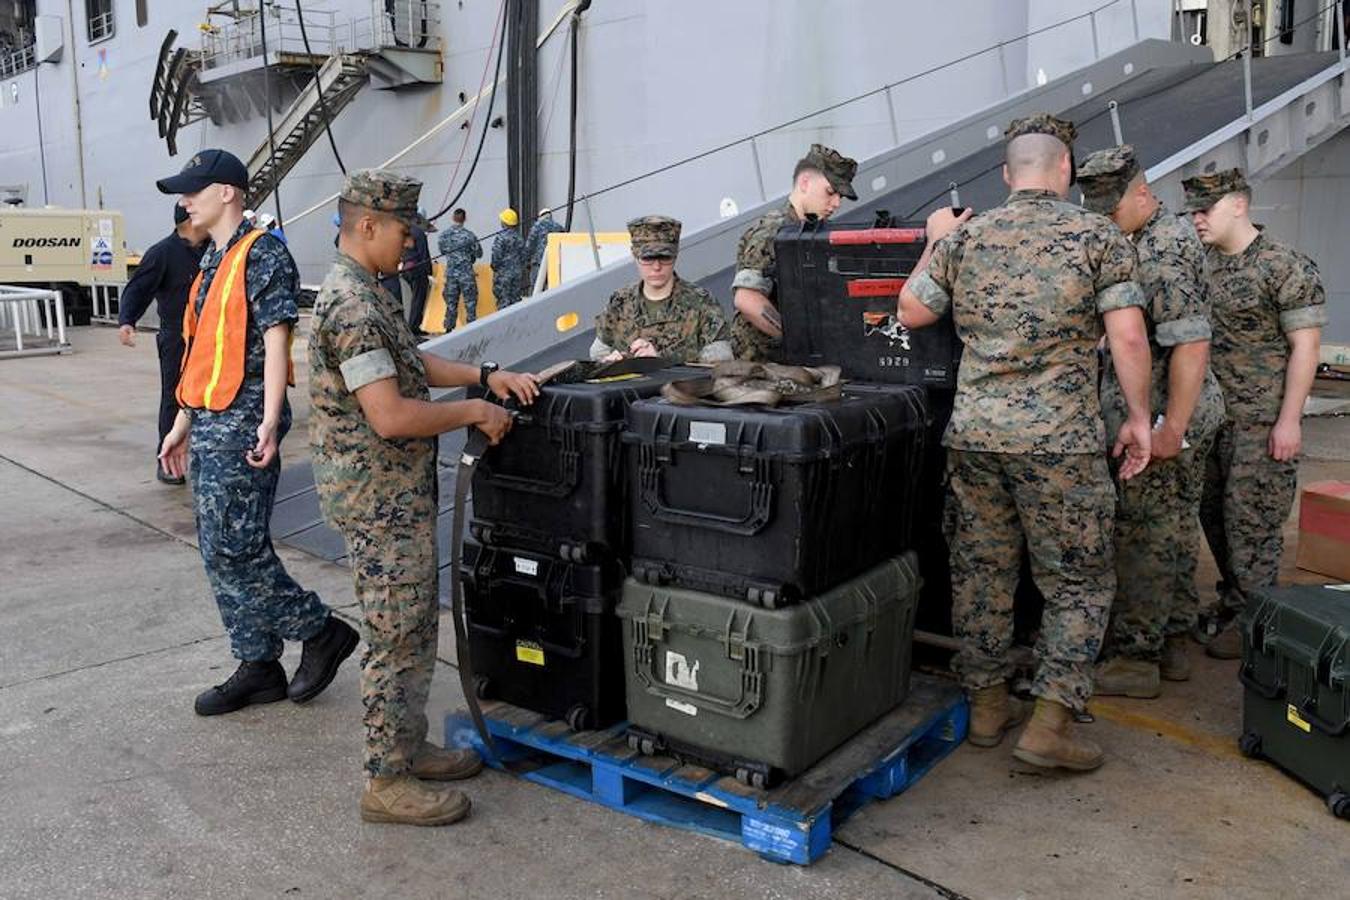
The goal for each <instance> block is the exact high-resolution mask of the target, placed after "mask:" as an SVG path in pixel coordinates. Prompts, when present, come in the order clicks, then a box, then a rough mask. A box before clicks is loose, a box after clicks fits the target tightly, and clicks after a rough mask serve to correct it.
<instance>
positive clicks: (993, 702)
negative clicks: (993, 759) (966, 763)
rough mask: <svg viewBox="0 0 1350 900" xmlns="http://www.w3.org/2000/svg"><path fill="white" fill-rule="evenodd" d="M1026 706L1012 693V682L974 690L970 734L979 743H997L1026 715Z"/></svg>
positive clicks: (978, 745)
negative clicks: (1010, 691)
mask: <svg viewBox="0 0 1350 900" xmlns="http://www.w3.org/2000/svg"><path fill="white" fill-rule="evenodd" d="M1026 714H1027V711H1026V707H1024V706H1023V705H1022V701H1021V700H1018V699H1017V698H1016V697H1010V696H1009V695H1008V685H1007V683H1006V682H1004V683H1003V684H996V685H993V686H992V687H987V688H980V689H979V690H976V691H972V692H971V694H970V733H969V734H968V735H967V736H966V737H967V740H969V741H970V742H971V743H972V744H974V745H975V746H976V747H997V746H998V745H999V743H1000V742H1001V741H1002V740H1003V735H1004V734H1006V733H1007V732H1008V731H1009V730H1011V729H1013V728H1016V727H1017V726H1018V725H1020V724H1021V723H1022V720H1023V719H1024V718H1026Z"/></svg>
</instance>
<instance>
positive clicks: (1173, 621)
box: [1164, 431, 1217, 637]
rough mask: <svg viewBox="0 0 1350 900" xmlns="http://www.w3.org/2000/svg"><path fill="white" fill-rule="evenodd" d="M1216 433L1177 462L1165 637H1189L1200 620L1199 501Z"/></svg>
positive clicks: (1197, 440)
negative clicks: (1172, 574)
mask: <svg viewBox="0 0 1350 900" xmlns="http://www.w3.org/2000/svg"><path fill="white" fill-rule="evenodd" d="M1216 436H1217V435H1216V434H1215V432H1212V431H1211V432H1209V433H1207V434H1203V435H1200V436H1197V437H1192V438H1191V449H1190V450H1187V451H1186V452H1185V453H1183V454H1182V455H1181V456H1180V457H1178V461H1179V462H1180V463H1181V464H1182V465H1181V472H1180V475H1179V477H1178V479H1177V501H1178V503H1177V505H1178V509H1179V512H1180V518H1179V520H1178V522H1177V552H1178V556H1177V571H1176V575H1177V579H1176V586H1175V587H1174V588H1173V593H1172V610H1171V612H1170V613H1169V614H1168V617H1167V624H1166V626H1164V632H1165V634H1166V636H1167V637H1174V636H1176V635H1184V634H1189V633H1190V631H1191V629H1192V628H1194V627H1195V624H1196V622H1197V621H1198V620H1199V617H1200V591H1199V589H1198V588H1197V587H1196V584H1195V567H1196V560H1197V559H1198V558H1199V555H1200V499H1201V497H1202V496H1203V495H1204V489H1205V465H1206V461H1207V460H1208V459H1209V454H1210V451H1211V450H1212V449H1213V447H1214V440H1215V438H1216Z"/></svg>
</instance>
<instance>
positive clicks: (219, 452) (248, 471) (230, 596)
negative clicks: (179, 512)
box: [188, 443, 329, 662]
mask: <svg viewBox="0 0 1350 900" xmlns="http://www.w3.org/2000/svg"><path fill="white" fill-rule="evenodd" d="M188 468H189V473H190V475H191V477H192V501H193V511H194V513H195V514H196V518H197V546H198V549H199V550H200V551H201V555H202V562H203V563H204V564H205V566H206V577H207V580H209V581H210V582H211V590H212V591H213V592H214V593H215V597H216V606H217V607H218V608H219V609H220V618H221V621H222V622H223V623H224V625H225V630H226V631H227V632H229V635H230V650H231V652H232V653H233V654H234V655H235V657H236V658H238V659H241V660H248V661H250V662H261V661H266V660H273V659H279V658H280V657H281V651H282V648H283V643H282V642H283V641H304V640H307V639H309V638H311V637H314V636H315V635H316V634H318V633H319V632H320V631H321V630H322V629H323V626H324V623H325V622H327V621H328V612H329V610H328V607H327V606H325V605H324V604H323V601H321V600H320V599H319V595H318V594H316V593H314V592H313V591H307V590H305V589H304V588H302V587H301V586H300V585H299V584H297V583H296V582H295V579H293V578H291V576H290V574H288V573H287V571H286V567H285V566H283V565H282V564H281V560H280V559H278V558H277V554H276V550H275V549H273V547H272V533H271V526H270V523H271V519H272V504H273V502H274V500H275V499H276V492H277V476H278V475H279V474H280V472H281V458H280V456H279V455H278V457H277V458H276V459H275V460H273V462H272V465H270V466H268V467H267V468H266V469H255V468H253V467H252V466H250V465H248V463H247V462H245V459H244V451H243V450H241V449H239V448H237V447H220V448H212V447H205V446H202V445H200V444H198V443H194V445H193V447H192V452H191V453H190V454H189V456H188Z"/></svg>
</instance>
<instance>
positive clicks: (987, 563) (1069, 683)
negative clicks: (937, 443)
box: [947, 450, 1116, 710]
mask: <svg viewBox="0 0 1350 900" xmlns="http://www.w3.org/2000/svg"><path fill="white" fill-rule="evenodd" d="M947 472H948V476H949V480H950V488H949V491H950V493H949V496H948V499H947V503H948V516H949V518H948V522H949V530H950V531H951V536H950V545H951V564H952V566H951V567H952V623H953V628H954V633H955V635H956V637H957V638H958V639H960V641H961V649H960V650H959V651H958V652H957V654H956V658H955V660H954V661H953V666H954V668H955V669H956V671H957V673H958V674H959V675H960V676H961V681H962V683H963V684H964V685H965V686H966V687H967V688H968V689H971V690H975V689H979V688H984V687H990V686H992V685H995V684H999V683H1001V682H1004V681H1007V680H1008V679H1009V678H1010V677H1011V675H1012V665H1011V664H1010V662H1009V660H1008V652H1009V650H1010V649H1011V647H1012V642H1013V592H1014V591H1015V590H1016V587H1017V577H1018V560H1019V558H1020V555H1021V551H1022V542H1023V539H1024V538H1025V541H1026V546H1027V552H1028V555H1029V557H1030V561H1031V574H1032V577H1033V578H1034V579H1035V582H1036V586H1037V587H1038V588H1040V590H1041V593H1042V594H1044V595H1045V611H1044V613H1043V617H1042V620H1041V632H1040V638H1039V639H1038V640H1037V642H1036V660H1037V670H1036V677H1035V679H1034V681H1033V683H1032V693H1034V694H1035V695H1036V696H1038V697H1044V698H1046V699H1048V700H1053V701H1055V702H1057V703H1061V704H1063V705H1065V706H1067V707H1069V708H1071V709H1075V710H1080V709H1082V708H1083V706H1084V705H1085V704H1086V703H1087V700H1088V697H1089V696H1090V695H1091V693H1092V665H1093V663H1094V662H1095V661H1096V659H1097V654H1098V653H1099V652H1100V651H1101V644H1102V636H1103V634H1104V632H1105V631H1106V623H1107V616H1108V612H1109V610H1110V607H1111V598H1112V596H1113V595H1114V594H1115V590H1116V574H1115V568H1114V561H1113V558H1112V548H1111V540H1110V537H1111V529H1112V517H1113V515H1114V511H1115V493H1114V491H1113V490H1112V487H1111V476H1110V473H1109V472H1108V470H1107V466H1106V460H1105V458H1104V457H1102V456H1099V455H1096V454H1062V453H1052V454H1037V455H1034V456H1033V455H1017V454H1008V453H981V452H974V451H968V450H951V451H949V453H948V460H947Z"/></svg>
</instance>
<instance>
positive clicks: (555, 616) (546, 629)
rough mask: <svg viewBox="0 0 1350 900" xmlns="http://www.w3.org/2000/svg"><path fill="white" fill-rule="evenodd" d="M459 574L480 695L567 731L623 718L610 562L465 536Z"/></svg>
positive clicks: (616, 574)
mask: <svg viewBox="0 0 1350 900" xmlns="http://www.w3.org/2000/svg"><path fill="white" fill-rule="evenodd" d="M462 572H463V577H464V604H465V616H466V619H467V621H468V630H469V648H470V652H471V658H472V660H473V668H474V675H475V681H476V684H475V689H476V692H477V693H478V695H479V697H480V698H483V699H496V700H504V701H506V702H507V703H510V704H513V705H515V706H520V707H524V708H526V709H532V710H534V711H536V712H539V713H543V714H544V715H547V716H551V717H553V718H557V719H563V720H565V721H566V722H567V723H568V724H569V725H570V726H572V728H573V729H574V730H581V729H583V728H603V727H606V726H608V725H612V724H614V723H615V722H620V721H622V720H623V719H624V717H625V709H624V674H623V635H622V632H621V629H620V624H619V620H618V618H616V617H615V615H614V609H615V606H616V605H617V603H618V600H619V598H620V595H621V592H622V587H623V571H622V569H621V567H620V566H619V565H618V564H617V563H616V562H612V561H606V562H605V563H603V564H598V565H586V564H582V563H571V562H565V561H563V560H560V559H557V558H556V557H552V556H549V555H546V554H541V553H528V552H524V551H516V550H504V549H500V548H493V547H483V546H482V545H480V544H477V543H474V542H472V541H465V542H464V561H463V567H462Z"/></svg>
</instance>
